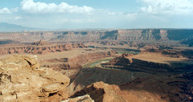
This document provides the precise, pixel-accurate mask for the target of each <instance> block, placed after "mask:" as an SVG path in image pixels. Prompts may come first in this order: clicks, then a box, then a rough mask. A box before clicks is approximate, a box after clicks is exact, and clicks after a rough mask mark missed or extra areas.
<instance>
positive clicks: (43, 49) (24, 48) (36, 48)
mask: <svg viewBox="0 0 193 102" xmlns="http://www.w3.org/2000/svg"><path fill="white" fill-rule="evenodd" d="M42 44H43V42H39V43H34V45H20V46H18V45H15V46H14V45H2V46H0V55H5V54H46V53H52V52H62V51H66V50H70V49H72V48H85V47H86V46H85V45H84V44H49V45H42Z"/></svg>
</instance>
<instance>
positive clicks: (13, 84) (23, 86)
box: [0, 55, 70, 102]
mask: <svg viewBox="0 0 193 102" xmlns="http://www.w3.org/2000/svg"><path fill="white" fill-rule="evenodd" d="M69 82H70V79H69V78H68V77H66V76H65V75H63V74H62V73H59V72H56V71H54V70H51V69H44V68H39V64H38V62H37V56H32V55H28V56H23V55H15V56H10V57H8V58H3V59H1V60H0V101H1V102H15V101H19V102H26V101H27V102H40V101H48V100H49V101H51V100H55V101H59V100H61V99H62V98H65V97H66V98H67V97H68V96H67V94H65V93H64V91H65V88H66V86H67V85H68V84H69ZM53 97H54V98H53Z"/></svg>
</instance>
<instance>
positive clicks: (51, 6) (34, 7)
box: [21, 0, 94, 13]
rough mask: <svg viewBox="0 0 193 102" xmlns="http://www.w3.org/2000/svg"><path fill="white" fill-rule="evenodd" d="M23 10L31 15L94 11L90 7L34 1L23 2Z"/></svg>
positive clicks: (26, 0)
mask: <svg viewBox="0 0 193 102" xmlns="http://www.w3.org/2000/svg"><path fill="white" fill-rule="evenodd" d="M21 6H22V10H24V11H26V12H29V13H90V12H92V11H93V10H94V9H93V8H92V7H89V6H76V5H70V4H67V3H65V2H61V3H60V4H58V5H57V4H55V3H44V2H34V1H33V0H23V1H22V2H21Z"/></svg>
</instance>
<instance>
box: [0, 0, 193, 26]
mask: <svg viewBox="0 0 193 102" xmlns="http://www.w3.org/2000/svg"><path fill="white" fill-rule="evenodd" d="M0 22H6V23H12V24H18V25H23V26H28V27H34V28H53V29H65V28H66V29H77V28H78V29H81V28H84V29H85V28H123V29H126V28H128V29H129V28H193V0H1V1H0Z"/></svg>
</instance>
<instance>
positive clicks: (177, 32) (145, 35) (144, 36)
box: [0, 29, 193, 42]
mask: <svg viewBox="0 0 193 102" xmlns="http://www.w3.org/2000/svg"><path fill="white" fill-rule="evenodd" d="M29 36H30V37H29ZM190 37H191V38H192V37H193V30H192V29H128V30H92V31H91V30H88V31H58V32H18V33H1V34H0V40H1V39H3V40H4V39H7V40H13V41H21V42H34V41H39V40H47V41H98V40H118V41H138V40H140V41H157V40H160V41H165V40H174V41H182V40H185V39H187V38H190Z"/></svg>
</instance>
